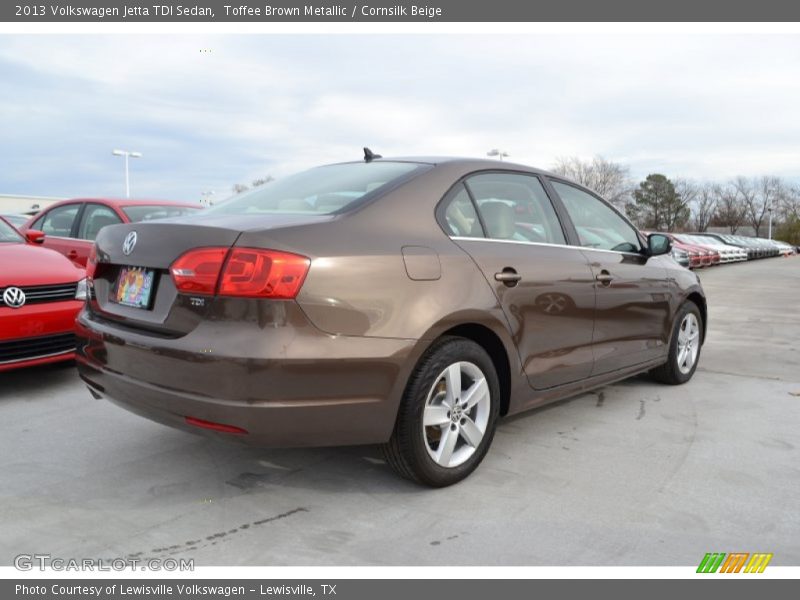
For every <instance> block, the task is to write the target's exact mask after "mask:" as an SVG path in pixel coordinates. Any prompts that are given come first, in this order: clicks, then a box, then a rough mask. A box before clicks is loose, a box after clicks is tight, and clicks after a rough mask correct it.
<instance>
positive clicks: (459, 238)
mask: <svg viewBox="0 0 800 600" xmlns="http://www.w3.org/2000/svg"><path fill="white" fill-rule="evenodd" d="M448 237H449V238H450V239H451V240H454V241H463V242H495V243H497V244H522V245H523V246H545V247H551V248H570V249H572V250H589V251H591V252H610V253H611V254H627V255H630V256H644V255H643V254H640V253H638V252H623V251H622V250H606V249H604V248H592V247H591V246H571V245H569V244H550V243H547V242H525V241H521V240H498V239H495V238H486V237H466V236H459V235H456V236H453V235H451V236H448Z"/></svg>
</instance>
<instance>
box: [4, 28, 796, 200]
mask: <svg viewBox="0 0 800 600" xmlns="http://www.w3.org/2000/svg"><path fill="white" fill-rule="evenodd" d="M201 49H208V50H210V52H201V51H200V50H201ZM0 91H1V92H2V93H0V142H2V143H0V193H15V194H31V195H54V196H79V195H80V196H109V195H110V196H120V195H122V194H123V193H124V179H123V165H122V160H121V159H120V158H116V157H113V156H111V150H112V149H113V148H124V149H129V150H138V151H140V152H142V153H143V154H144V157H143V158H142V159H139V160H136V161H132V164H131V167H132V169H131V171H132V176H131V179H132V195H133V196H140V197H161V198H175V199H197V198H198V197H199V194H200V192H201V191H203V190H215V191H216V194H217V197H222V196H225V195H227V194H228V193H229V190H230V188H231V186H232V185H233V184H234V183H236V182H243V183H249V182H250V181H251V180H252V179H254V178H256V177H260V176H264V175H268V174H271V175H274V176H276V177H280V176H281V175H284V174H287V173H290V172H292V171H296V170H299V169H302V168H306V167H308V166H314V165H316V164H320V163H325V162H336V161H341V160H350V159H358V158H360V157H361V147H362V146H364V145H368V146H370V147H372V148H373V150H375V151H376V152H380V153H382V154H383V155H385V156H391V155H414V154H417V155H432V154H433V155H437V154H442V155H458V156H484V155H485V153H486V151H487V150H489V149H491V148H495V147H499V148H501V149H503V150H505V151H507V152H508V153H509V154H510V155H511V157H512V159H513V160H515V161H517V162H522V163H526V164H532V165H535V166H538V167H544V168H547V167H550V166H552V164H553V162H554V160H555V159H556V158H557V157H559V156H571V155H577V156H582V157H587V158H588V157H591V156H592V155H595V154H600V155H603V156H605V157H606V158H609V159H612V160H615V161H619V162H622V163H625V164H627V165H629V166H630V168H631V172H632V174H633V175H634V176H636V177H643V176H644V175H646V174H648V173H650V172H661V173H665V174H667V175H668V176H683V177H691V178H696V179H725V178H729V177H732V176H735V175H739V174H743V175H759V174H774V175H781V176H786V177H791V178H796V177H798V175H800V172H799V170H798V169H800V38H799V37H798V36H780V35H769V36H762V35H674V36H666V35H648V36H631V35H607V36H603V35H595V36H587V35H520V36H511V35H486V36H482V35H430V36H426V35H397V36H386V35H383V36H367V35H338V36H318V35H291V36H277V35H258V36H256V35H226V36H181V35H170V36H156V35H147V36H121V35H118V36H113V37H112V36H102V37H101V36H46V35H29V36H0Z"/></svg>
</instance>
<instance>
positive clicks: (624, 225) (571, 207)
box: [551, 181, 641, 252]
mask: <svg viewBox="0 0 800 600" xmlns="http://www.w3.org/2000/svg"><path fill="white" fill-rule="evenodd" d="M551 183H552V184H553V187H554V188H555V190H556V192H557V193H558V196H559V198H561V201H562V202H563V203H564V207H565V208H566V209H567V212H568V213H569V216H570V219H572V223H573V224H574V225H575V229H576V230H577V232H578V238H579V239H580V242H581V246H586V247H587V248H597V249H598V250H614V251H616V252H639V251H640V250H641V243H640V242H639V236H638V235H637V234H636V231H635V230H634V229H633V226H631V225H630V224H629V223H628V222H627V221H626V220H625V219H623V218H622V217H621V216H620V215H619V214H617V212H616V211H615V210H613V209H612V208H611V207H609V206H608V205H607V204H605V202H603V201H601V200H599V199H597V198H595V197H594V196H592V195H591V194H589V193H587V192H584V191H583V190H580V189H578V188H576V187H574V186H572V185H569V184H566V183H561V182H560V181H552V182H551Z"/></svg>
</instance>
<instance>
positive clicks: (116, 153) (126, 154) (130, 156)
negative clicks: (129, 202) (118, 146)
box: [111, 150, 142, 198]
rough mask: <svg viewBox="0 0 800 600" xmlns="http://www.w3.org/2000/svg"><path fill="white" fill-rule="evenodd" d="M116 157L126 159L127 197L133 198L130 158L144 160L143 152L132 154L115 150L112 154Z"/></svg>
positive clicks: (127, 151)
mask: <svg viewBox="0 0 800 600" xmlns="http://www.w3.org/2000/svg"><path fill="white" fill-rule="evenodd" d="M111 154H113V155H114V156H123V157H125V197H126V198H130V197H131V178H130V174H129V172H128V159H129V158H142V153H141V152H131V151H129V150H113V151H112V152H111Z"/></svg>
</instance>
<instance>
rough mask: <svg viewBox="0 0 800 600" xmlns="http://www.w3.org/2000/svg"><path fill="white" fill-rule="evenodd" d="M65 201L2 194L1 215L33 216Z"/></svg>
mask: <svg viewBox="0 0 800 600" xmlns="http://www.w3.org/2000/svg"><path fill="white" fill-rule="evenodd" d="M59 200H65V198H55V197H53V196H21V195H19V194H0V215H3V214H20V215H23V214H24V215H33V214H36V213H38V212H39V211H40V210H42V209H44V208H47V207H48V206H50V205H51V204H53V203H55V202H58V201H59Z"/></svg>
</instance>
